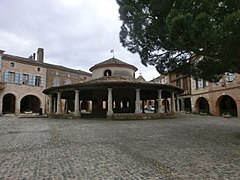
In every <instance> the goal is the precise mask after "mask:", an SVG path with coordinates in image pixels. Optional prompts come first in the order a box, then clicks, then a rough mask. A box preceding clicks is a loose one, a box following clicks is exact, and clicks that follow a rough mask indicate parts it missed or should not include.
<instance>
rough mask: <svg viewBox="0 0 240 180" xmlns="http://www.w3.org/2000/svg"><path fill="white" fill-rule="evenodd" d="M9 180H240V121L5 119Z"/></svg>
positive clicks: (2, 135)
mask: <svg viewBox="0 0 240 180" xmlns="http://www.w3.org/2000/svg"><path fill="white" fill-rule="evenodd" d="M2 179H36V180H39V179H54V180H55V179H56V180H58V179H84V180H85V179H114V180H120V179H184V180H185V179H222V180H225V179H226V180H227V179H240V120H239V119H237V118H229V119H224V118H221V117H210V116H197V115H184V116H183V117H182V118H180V119H165V120H145V121H144V120H141V121H108V120H93V119H91V120H86V119H85V120H84V119H81V120H73V119H72V120H58V119H47V118H42V119H41V118H23V119H17V118H14V117H0V180H2Z"/></svg>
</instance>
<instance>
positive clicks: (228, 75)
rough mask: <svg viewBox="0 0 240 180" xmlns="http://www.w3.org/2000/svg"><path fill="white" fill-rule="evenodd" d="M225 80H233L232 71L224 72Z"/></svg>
mask: <svg viewBox="0 0 240 180" xmlns="http://www.w3.org/2000/svg"><path fill="white" fill-rule="evenodd" d="M226 81H227V82H233V81H234V74H233V73H229V72H227V73H226Z"/></svg>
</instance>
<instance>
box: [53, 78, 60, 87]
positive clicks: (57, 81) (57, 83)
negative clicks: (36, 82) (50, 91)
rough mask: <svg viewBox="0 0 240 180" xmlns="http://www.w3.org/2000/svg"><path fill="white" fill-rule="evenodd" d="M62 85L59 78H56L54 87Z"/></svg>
mask: <svg viewBox="0 0 240 180" xmlns="http://www.w3.org/2000/svg"><path fill="white" fill-rule="evenodd" d="M59 85H60V80H59V78H54V79H53V86H59Z"/></svg>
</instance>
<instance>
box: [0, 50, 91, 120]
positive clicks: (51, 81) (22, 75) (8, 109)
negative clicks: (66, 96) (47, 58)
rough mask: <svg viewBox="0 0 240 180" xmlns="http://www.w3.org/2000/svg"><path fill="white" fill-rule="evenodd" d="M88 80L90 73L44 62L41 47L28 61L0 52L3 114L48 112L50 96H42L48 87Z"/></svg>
mask: <svg viewBox="0 0 240 180" xmlns="http://www.w3.org/2000/svg"><path fill="white" fill-rule="evenodd" d="M87 79H91V74H90V73H87V72H83V71H78V70H74V69H70V68H66V67H62V66H58V65H53V64H48V63H44V50H43V49H42V48H38V51H37V53H34V54H33V55H31V56H30V57H29V58H24V57H19V56H14V55H9V54H5V53H4V51H2V50H0V113H1V114H5V115H9V114H12V115H17V116H19V115H20V114H39V113H40V114H42V113H46V109H47V108H48V105H47V103H48V97H46V96H45V95H44V94H43V93H42V91H43V90H44V89H45V88H47V87H52V86H58V85H62V84H69V83H76V82H81V81H83V80H87Z"/></svg>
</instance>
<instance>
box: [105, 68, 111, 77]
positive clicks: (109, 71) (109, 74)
mask: <svg viewBox="0 0 240 180" xmlns="http://www.w3.org/2000/svg"><path fill="white" fill-rule="evenodd" d="M103 75H104V76H112V71H111V70H109V69H108V70H106V71H104V74H103Z"/></svg>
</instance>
